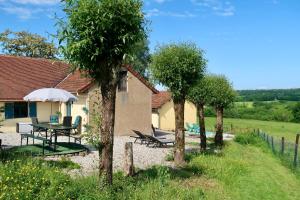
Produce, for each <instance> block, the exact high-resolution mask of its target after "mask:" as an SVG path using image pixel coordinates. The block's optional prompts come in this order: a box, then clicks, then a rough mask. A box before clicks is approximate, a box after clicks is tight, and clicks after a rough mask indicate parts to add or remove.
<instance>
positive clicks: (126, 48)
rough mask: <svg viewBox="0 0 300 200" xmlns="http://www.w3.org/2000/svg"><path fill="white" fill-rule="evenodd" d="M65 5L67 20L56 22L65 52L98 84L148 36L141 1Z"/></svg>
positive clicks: (83, 0) (76, 1)
mask: <svg viewBox="0 0 300 200" xmlns="http://www.w3.org/2000/svg"><path fill="white" fill-rule="evenodd" d="M64 6H65V12H66V16H67V20H66V21H64V22H63V23H57V25H58V28H59V31H58V32H59V34H58V37H59V40H60V41H61V42H64V43H65V46H66V48H65V51H64V55H65V57H66V59H67V60H69V61H70V62H71V63H73V64H74V66H76V68H77V69H79V70H83V71H89V72H90V73H89V76H90V77H91V78H93V79H94V80H95V81H96V82H98V83H101V81H102V80H105V79H107V78H108V79H109V77H107V72H108V71H115V70H114V69H112V68H115V69H116V68H120V66H121V65H122V63H124V62H125V61H124V59H125V58H126V56H124V55H132V54H133V49H134V45H135V44H136V43H137V42H139V41H141V40H143V39H144V38H145V37H146V33H145V27H144V26H145V24H146V23H145V20H144V16H143V15H141V14H140V13H141V10H142V2H141V1H140V0H116V1H111V0H72V1H70V0H69V1H68V2H67V3H66V4H65V5H64ZM129 8H130V9H129ZM61 44H62V43H61ZM74 44H80V45H74Z"/></svg>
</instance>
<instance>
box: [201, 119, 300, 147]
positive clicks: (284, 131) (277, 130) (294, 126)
mask: <svg viewBox="0 0 300 200" xmlns="http://www.w3.org/2000/svg"><path fill="white" fill-rule="evenodd" d="M215 123H216V120H215V118H214V117H207V119H206V125H207V129H208V130H212V129H213V127H214V124H215ZM231 124H232V125H233V127H234V128H238V129H240V128H245V129H246V128H250V129H254V128H255V129H257V128H259V129H261V130H263V131H264V132H267V133H269V134H270V135H273V136H276V137H282V136H284V137H286V139H288V140H290V141H294V140H295V136H296V134H297V133H300V123H299V124H298V123H289V122H274V121H260V120H251V119H231V118H226V119H224V127H225V131H226V130H229V128H230V126H231Z"/></svg>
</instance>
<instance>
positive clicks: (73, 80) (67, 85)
mask: <svg viewBox="0 0 300 200" xmlns="http://www.w3.org/2000/svg"><path fill="white" fill-rule="evenodd" d="M124 67H125V68H126V69H127V70H128V71H129V72H130V73H131V74H133V75H134V76H135V77H136V78H137V79H139V80H140V81H141V82H142V83H143V84H144V85H145V86H146V87H148V88H149V89H150V90H151V91H152V92H153V93H154V94H156V93H158V91H157V90H156V89H155V88H154V87H153V86H152V85H151V84H150V83H149V82H148V81H147V80H145V79H144V78H143V77H142V76H141V75H140V74H139V73H138V72H136V71H135V70H134V69H132V67H131V66H129V65H126V66H124ZM92 86H93V82H92V80H91V79H89V78H86V77H85V76H82V75H81V74H80V72H79V71H77V72H75V73H72V74H70V75H69V76H68V77H67V78H66V79H64V80H63V81H62V82H61V83H60V84H58V85H57V88H60V89H64V90H68V91H69V92H73V93H84V92H86V91H87V90H89V89H90V87H92Z"/></svg>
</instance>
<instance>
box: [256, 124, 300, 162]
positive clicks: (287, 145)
mask: <svg viewBox="0 0 300 200" xmlns="http://www.w3.org/2000/svg"><path fill="white" fill-rule="evenodd" d="M254 134H256V135H257V136H258V137H260V138H261V139H262V140H264V141H265V142H266V143H267V144H268V146H269V147H270V148H271V149H272V151H273V153H274V154H276V155H278V156H279V157H280V158H281V159H282V160H283V161H284V163H285V164H287V165H290V166H292V167H296V168H300V164H299V153H298V151H299V149H298V147H299V137H300V134H297V135H296V138H295V142H290V141H286V140H285V138H284V137H282V138H275V137H274V136H271V135H268V134H267V133H265V132H263V131H261V130H254Z"/></svg>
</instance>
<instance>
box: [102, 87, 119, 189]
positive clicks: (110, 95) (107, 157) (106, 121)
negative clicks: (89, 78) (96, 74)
mask: <svg viewBox="0 0 300 200" xmlns="http://www.w3.org/2000/svg"><path fill="white" fill-rule="evenodd" d="M116 87H117V84H116V82H114V83H111V84H103V85H101V86H100V88H101V97H102V99H101V105H102V107H101V117H102V121H101V125H100V133H101V149H100V150H99V158H100V161H99V162H100V163H99V177H100V184H101V185H102V184H104V185H111V184H112V176H113V171H112V169H113V167H112V165H113V143H114V123H115V102H116Z"/></svg>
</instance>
